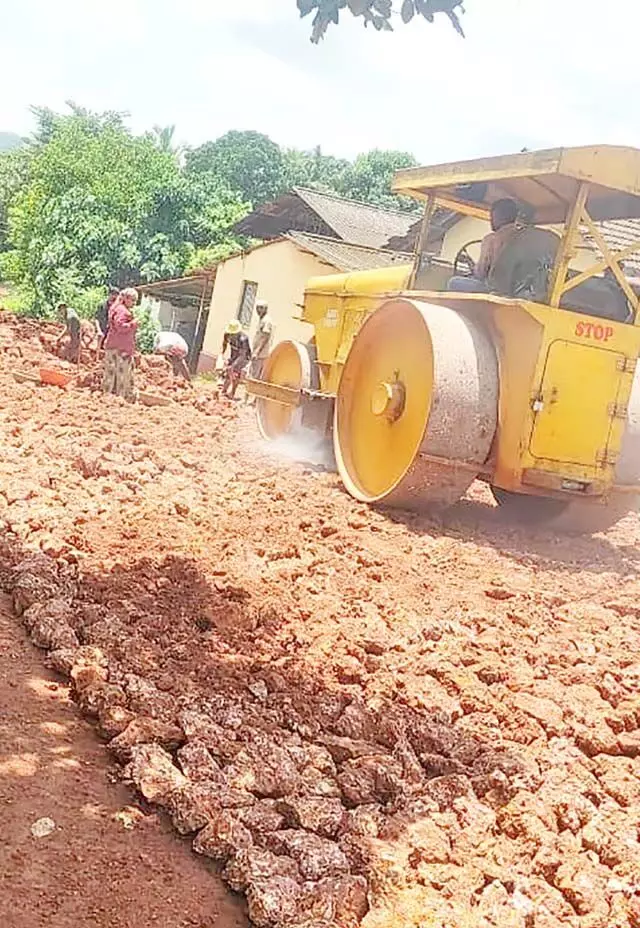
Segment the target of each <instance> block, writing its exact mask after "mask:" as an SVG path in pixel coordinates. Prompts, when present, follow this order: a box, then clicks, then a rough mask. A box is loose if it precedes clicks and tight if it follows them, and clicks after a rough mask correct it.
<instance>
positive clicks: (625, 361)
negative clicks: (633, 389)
mask: <svg viewBox="0 0 640 928" xmlns="http://www.w3.org/2000/svg"><path fill="white" fill-rule="evenodd" d="M637 363H638V362H637V360H636V358H618V360H617V362H616V368H617V369H618V370H619V371H620V372H621V373H622V374H635V372H636V366H637Z"/></svg>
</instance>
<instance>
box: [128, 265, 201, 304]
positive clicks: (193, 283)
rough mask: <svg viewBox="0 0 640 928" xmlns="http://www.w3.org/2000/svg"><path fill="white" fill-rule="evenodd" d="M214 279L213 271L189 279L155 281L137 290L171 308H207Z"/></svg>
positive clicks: (178, 278)
mask: <svg viewBox="0 0 640 928" xmlns="http://www.w3.org/2000/svg"><path fill="white" fill-rule="evenodd" d="M215 279H216V271H215V269H214V270H211V271H207V272H205V273H202V274H194V275H192V276H191V277H176V278H174V279H173V280H156V281H154V282H153V283H152V284H142V285H141V286H139V287H138V288H137V289H138V290H139V291H140V293H145V294H146V295H147V296H150V297H153V299H154V300H164V301H165V302H167V303H171V304H172V305H173V306H198V305H201V304H202V305H205V306H207V305H208V304H209V303H210V302H211V297H212V295H213V285H214V282H215Z"/></svg>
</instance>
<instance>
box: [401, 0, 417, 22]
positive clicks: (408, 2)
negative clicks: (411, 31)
mask: <svg viewBox="0 0 640 928" xmlns="http://www.w3.org/2000/svg"><path fill="white" fill-rule="evenodd" d="M415 15H416V8H415V6H414V4H413V0H404V3H403V4H402V9H401V11H400V16H401V17H402V22H403V23H404V24H405V25H406V24H407V23H410V22H411V20H412V19H413V17H414V16H415Z"/></svg>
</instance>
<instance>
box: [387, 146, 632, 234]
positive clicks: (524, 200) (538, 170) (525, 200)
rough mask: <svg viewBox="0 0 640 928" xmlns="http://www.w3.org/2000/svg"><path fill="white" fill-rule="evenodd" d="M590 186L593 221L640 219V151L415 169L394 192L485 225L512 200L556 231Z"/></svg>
mask: <svg viewBox="0 0 640 928" xmlns="http://www.w3.org/2000/svg"><path fill="white" fill-rule="evenodd" d="M584 184H588V185H589V187H588V195H587V198H586V202H585V207H586V209H587V211H588V213H589V215H590V216H591V218H592V219H593V220H595V221H597V222H599V221H603V220H609V219H636V218H639V217H640V151H639V150H638V149H635V148H622V147H619V146H613V145H599V146H597V147H583V148H553V149H548V150H546V151H535V152H521V153H520V154H517V155H500V156H498V157H493V158H480V159H476V160H473V161H455V162H452V163H451V164H439V165H435V166H433V167H424V168H410V169H408V170H405V171H400V172H398V173H397V174H396V176H395V180H394V182H393V191H394V193H398V194H402V195H404V196H409V197H415V198H418V199H428V198H429V197H430V196H435V201H436V203H437V204H438V205H439V206H443V207H446V208H448V209H452V210H454V211H455V212H458V213H463V214H465V215H469V216H477V217H479V218H482V219H488V217H489V212H490V209H491V205H492V204H493V203H495V202H496V200H501V199H503V198H505V197H511V198H513V199H515V200H517V201H518V202H519V203H520V204H522V205H523V206H527V207H529V210H530V217H529V218H530V219H531V221H532V222H534V223H537V224H539V225H555V224H563V223H564V222H566V221H567V219H568V217H569V216H570V214H571V210H572V207H573V204H574V203H575V201H576V197H577V196H578V193H579V191H580V188H581V186H582V185H584Z"/></svg>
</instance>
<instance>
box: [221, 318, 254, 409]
mask: <svg viewBox="0 0 640 928" xmlns="http://www.w3.org/2000/svg"><path fill="white" fill-rule="evenodd" d="M227 348H229V349H230V353H229V363H228V364H227V367H226V369H225V373H224V383H223V385H222V395H223V396H226V397H227V399H230V400H233V399H235V395H236V390H237V389H238V384H239V383H240V380H241V379H242V375H243V374H244V372H245V370H246V368H247V365H248V363H249V361H250V360H251V345H250V343H249V338H248V336H247V334H246V332H243V331H242V326H241V325H240V323H239V322H238V321H237V320H234V321H233V322H230V323H229V325H228V326H227V328H226V330H225V333H224V339H223V341H222V354H224V353H225V352H226V350H227Z"/></svg>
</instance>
